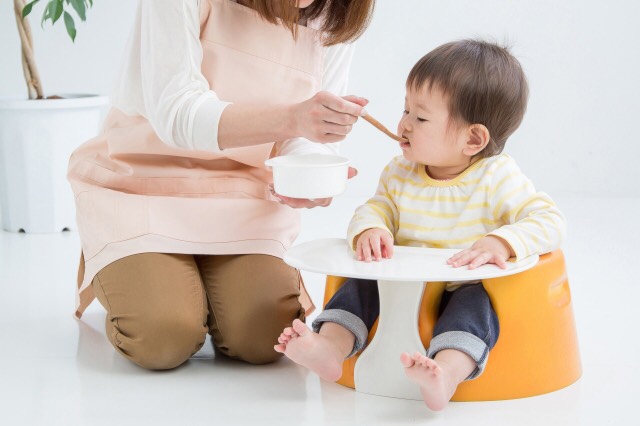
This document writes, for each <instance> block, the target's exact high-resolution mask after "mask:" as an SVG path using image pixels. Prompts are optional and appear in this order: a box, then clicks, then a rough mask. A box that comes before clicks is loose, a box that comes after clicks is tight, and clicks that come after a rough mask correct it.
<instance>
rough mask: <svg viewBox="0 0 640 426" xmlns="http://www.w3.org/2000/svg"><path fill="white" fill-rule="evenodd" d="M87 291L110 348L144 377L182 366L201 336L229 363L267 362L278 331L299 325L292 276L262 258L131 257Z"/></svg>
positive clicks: (273, 357)
mask: <svg viewBox="0 0 640 426" xmlns="http://www.w3.org/2000/svg"><path fill="white" fill-rule="evenodd" d="M92 285H93V289H94V291H95V294H96V297H97V298H98V300H99V301H100V303H101V304H102V306H104V307H105V309H106V310H107V319H106V330H107V336H108V338H109V340H110V341H111V343H112V344H113V346H114V347H115V348H116V350H117V351H118V352H120V353H121V354H122V355H124V356H125V357H126V358H128V359H130V360H131V361H133V362H135V363H136V364H138V365H140V366H141V367H144V368H148V369H154V370H163V369H170V368H174V367H177V366H178V365H180V364H182V363H183V362H185V361H186V360H187V359H189V357H190V356H191V355H193V354H194V353H196V352H197V351H198V350H199V349H200V348H201V347H202V345H203V343H204V341H205V338H206V335H207V333H209V334H211V336H212V339H213V342H214V345H215V346H216V348H217V349H218V350H219V351H220V352H222V353H223V354H225V355H227V356H229V357H231V358H236V359H240V360H243V361H247V362H250V363H253V364H264V363H268V362H272V361H275V360H276V359H277V358H278V357H279V356H280V354H278V353H277V352H276V351H275V350H274V349H273V345H275V344H277V338H278V336H279V335H280V333H281V332H282V329H283V328H285V327H287V326H290V325H291V323H292V322H293V320H294V319H295V318H300V319H301V320H303V321H304V310H303V309H302V306H301V305H300V302H299V301H298V296H299V295H300V276H299V273H298V271H297V270H296V269H294V268H292V267H290V266H288V265H287V264H285V263H284V262H283V261H282V259H279V258H277V257H273V256H268V255H261V254H245V255H232V256H226V255H225V256H199V255H185V254H162V253H143V254H136V255H132V256H128V257H125V258H123V259H120V260H118V261H115V262H113V263H111V264H110V265H108V266H107V267H105V268H104V269H102V270H101V271H100V272H99V273H98V274H97V275H96V277H95V278H94V280H93V283H92Z"/></svg>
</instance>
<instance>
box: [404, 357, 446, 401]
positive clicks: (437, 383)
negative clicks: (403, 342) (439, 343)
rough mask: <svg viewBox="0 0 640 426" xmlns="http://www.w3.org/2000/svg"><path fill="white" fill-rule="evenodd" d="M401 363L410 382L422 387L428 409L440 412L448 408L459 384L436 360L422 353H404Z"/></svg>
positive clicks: (421, 391) (421, 390)
mask: <svg viewBox="0 0 640 426" xmlns="http://www.w3.org/2000/svg"><path fill="white" fill-rule="evenodd" d="M400 362H401V363H402V365H403V367H404V368H405V370H404V372H405V374H406V375H407V377H408V378H409V380H411V381H412V382H415V383H417V384H418V385H419V386H420V393H421V394H422V398H423V399H424V403H425V404H427V407H429V408H430V409H431V410H434V411H440V410H442V409H443V408H444V407H446V406H447V403H448V402H449V400H450V399H451V397H452V396H453V394H454V393H455V391H456V388H457V385H458V384H457V383H455V382H454V381H452V380H451V378H450V377H447V374H446V372H445V371H444V370H443V369H442V368H441V367H440V366H439V365H438V364H437V363H436V362H435V361H434V360H432V359H431V358H427V357H426V356H425V355H423V354H421V353H420V352H416V353H414V354H413V355H409V354H408V353H407V352H403V353H402V354H401V355H400Z"/></svg>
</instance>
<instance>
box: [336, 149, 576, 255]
mask: <svg viewBox="0 0 640 426" xmlns="http://www.w3.org/2000/svg"><path fill="white" fill-rule="evenodd" d="M369 228H381V229H385V230H387V231H388V232H389V233H391V234H392V235H393V237H394V239H395V244H397V245H400V246H413V247H433V248H459V249H464V248H468V247H470V246H471V245H472V244H473V243H474V242H475V241H476V240H478V239H480V238H482V237H484V236H485V235H495V236H498V237H500V238H502V239H504V240H505V241H507V243H509V245H510V246H511V248H512V249H513V251H514V253H515V255H516V258H517V260H520V259H522V258H524V257H526V256H529V255H532V254H543V253H548V252H550V251H553V250H555V249H556V248H558V247H559V246H560V243H561V241H562V240H563V238H564V235H565V219H564V216H563V215H562V213H561V212H560V210H558V208H557V207H556V205H555V203H554V202H553V201H552V200H551V198H550V197H549V196H548V195H547V194H545V193H543V192H538V191H536V189H535V188H534V186H533V184H532V183H531V181H530V180H529V179H528V178H527V177H526V176H525V175H524V174H523V173H522V171H520V168H519V167H518V165H517V164H516V162H515V161H514V160H513V159H512V158H511V157H509V156H508V155H506V154H501V155H497V156H493V157H489V158H484V159H482V160H479V161H477V162H476V163H474V164H473V165H471V166H470V167H469V168H468V169H467V170H465V171H464V172H463V173H462V174H460V175H459V176H457V177H456V178H454V179H451V180H448V181H440V180H435V179H432V178H431V177H430V176H429V175H428V174H427V172H426V170H425V166H424V165H422V164H418V163H413V162H409V161H407V160H406V159H405V158H403V157H402V156H399V157H396V158H394V159H393V160H392V161H391V162H390V163H389V164H388V165H387V167H385V169H384V171H383V172H382V175H381V177H380V182H379V185H378V189H377V191H376V194H375V195H374V196H373V197H372V198H371V199H369V200H368V201H367V202H366V203H365V204H364V205H362V206H360V207H358V208H357V209H356V211H355V213H354V216H353V218H352V219H351V223H350V224H349V229H348V241H349V243H350V244H351V246H352V247H353V243H354V239H355V238H356V237H357V236H358V235H359V234H360V233H361V232H363V231H364V230H366V229H369Z"/></svg>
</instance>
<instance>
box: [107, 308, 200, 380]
mask: <svg viewBox="0 0 640 426" xmlns="http://www.w3.org/2000/svg"><path fill="white" fill-rule="evenodd" d="M120 323H121V324H122V321H120ZM206 332H207V328H206V327H205V326H204V324H194V323H193V322H189V321H184V320H181V319H180V318H166V319H158V318H155V319H148V320H146V321H140V322H138V323H132V324H127V326H126V327H125V328H124V329H123V328H122V327H118V326H116V325H115V324H114V326H113V328H112V338H111V339H110V340H111V342H112V343H113V345H114V346H115V347H116V349H117V350H118V352H120V353H121V354H122V355H124V356H125V357H126V358H128V359H129V360H131V361H132V362H134V363H135V364H137V365H139V366H140V367H142V368H146V369H149V370H169V369H172V368H175V367H178V366H179V365H181V364H183V363H184V362H185V361H186V360H188V359H189V358H190V357H191V356H192V355H193V354H194V353H196V352H197V351H198V350H199V349H200V348H201V347H202V345H203V344H204V341H205V338H206Z"/></svg>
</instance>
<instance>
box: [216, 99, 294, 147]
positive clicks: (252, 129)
mask: <svg viewBox="0 0 640 426" xmlns="http://www.w3.org/2000/svg"><path fill="white" fill-rule="evenodd" d="M293 115H294V105H292V104H279V105H266V106H258V105H246V104H231V105H229V106H228V107H227V108H225V110H224V112H223V113H222V116H221V117H220V122H219V124H218V146H219V147H220V149H229V148H241V147H245V146H253V145H261V144H265V143H270V142H276V141H280V140H286V139H291V138H294V137H296V136H299V135H298V134H296V129H297V127H296V121H295V118H294V117H292V116H293Z"/></svg>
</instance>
